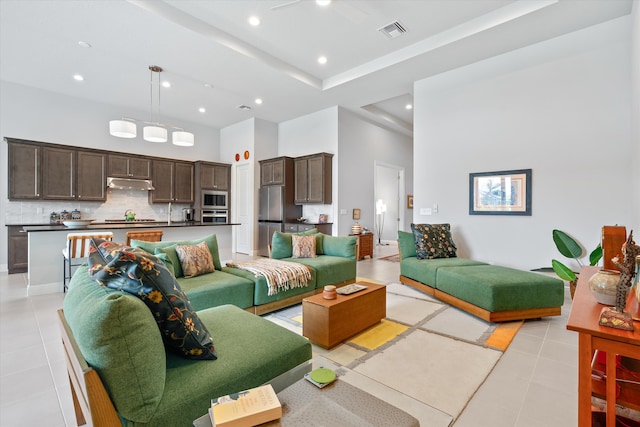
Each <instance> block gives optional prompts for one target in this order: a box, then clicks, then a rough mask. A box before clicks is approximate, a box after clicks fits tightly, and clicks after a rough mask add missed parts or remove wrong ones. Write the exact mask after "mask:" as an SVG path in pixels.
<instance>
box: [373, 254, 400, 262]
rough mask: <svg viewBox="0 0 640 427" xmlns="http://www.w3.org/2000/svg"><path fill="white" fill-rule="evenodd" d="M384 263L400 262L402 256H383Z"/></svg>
mask: <svg viewBox="0 0 640 427" xmlns="http://www.w3.org/2000/svg"><path fill="white" fill-rule="evenodd" d="M378 259H381V260H383V261H391V262H400V254H393V255H389V256H383V257H381V258H378Z"/></svg>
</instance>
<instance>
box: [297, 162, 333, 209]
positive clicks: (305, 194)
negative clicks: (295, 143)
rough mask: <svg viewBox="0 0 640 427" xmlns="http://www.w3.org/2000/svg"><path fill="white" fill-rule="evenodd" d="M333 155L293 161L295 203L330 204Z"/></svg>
mask: <svg viewBox="0 0 640 427" xmlns="http://www.w3.org/2000/svg"><path fill="white" fill-rule="evenodd" d="M332 160H333V154H329V153H318V154H314V155H311V156H304V157H297V158H296V160H295V167H294V170H295V171H294V176H295V188H296V191H295V203H296V204H299V205H301V204H311V203H315V204H325V205H329V204H331V203H332V202H331V198H332V197H331V196H332V193H331V191H332V190H331V184H332V169H331V164H332Z"/></svg>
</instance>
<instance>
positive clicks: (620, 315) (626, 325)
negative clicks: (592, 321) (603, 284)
mask: <svg viewBox="0 0 640 427" xmlns="http://www.w3.org/2000/svg"><path fill="white" fill-rule="evenodd" d="M622 255H623V256H624V259H623V260H622V262H620V259H619V258H618V257H614V259H613V263H614V264H615V265H617V266H618V268H620V281H619V282H618V289H617V294H616V306H615V307H613V308H605V309H604V310H602V313H601V314H600V322H599V324H600V325H601V326H609V327H611V328H616V329H622V330H625V331H633V330H634V327H633V319H632V318H631V315H630V314H629V313H627V312H626V311H624V309H625V307H626V305H627V294H628V292H629V289H630V287H631V283H632V280H633V277H634V276H635V275H636V257H638V255H640V246H638V245H636V242H635V241H634V240H633V230H631V231H630V232H629V237H627V241H626V242H625V243H624V245H622Z"/></svg>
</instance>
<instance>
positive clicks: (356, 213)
mask: <svg viewBox="0 0 640 427" xmlns="http://www.w3.org/2000/svg"><path fill="white" fill-rule="evenodd" d="M353 219H360V209H357V208H356V209H354V210H353Z"/></svg>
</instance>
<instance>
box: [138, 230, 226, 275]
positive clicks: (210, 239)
mask: <svg viewBox="0 0 640 427" xmlns="http://www.w3.org/2000/svg"><path fill="white" fill-rule="evenodd" d="M200 242H207V246H209V251H210V252H211V257H212V258H213V266H214V267H215V268H216V270H222V265H221V264H220V253H219V252H218V239H217V237H216V235H215V234H211V235H209V236H205V237H203V238H201V239H195V240H179V241H173V242H171V241H163V242H145V241H144V240H132V241H131V246H133V247H134V248H140V249H143V250H145V251H147V252H149V253H150V254H155V252H156V249H157V248H167V253H169V252H171V250H173V252H175V248H169V247H170V246H173V245H197V244H198V243H200ZM172 256H175V258H171V260H172V261H173V262H174V265H173V269H174V270H175V274H174V276H176V277H182V276H183V273H182V267H181V266H180V262H179V259H178V255H177V254H175V255H173V254H172ZM175 261H178V262H177V263H175ZM175 264H177V265H175Z"/></svg>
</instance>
